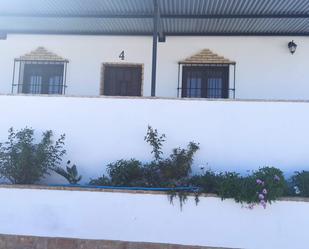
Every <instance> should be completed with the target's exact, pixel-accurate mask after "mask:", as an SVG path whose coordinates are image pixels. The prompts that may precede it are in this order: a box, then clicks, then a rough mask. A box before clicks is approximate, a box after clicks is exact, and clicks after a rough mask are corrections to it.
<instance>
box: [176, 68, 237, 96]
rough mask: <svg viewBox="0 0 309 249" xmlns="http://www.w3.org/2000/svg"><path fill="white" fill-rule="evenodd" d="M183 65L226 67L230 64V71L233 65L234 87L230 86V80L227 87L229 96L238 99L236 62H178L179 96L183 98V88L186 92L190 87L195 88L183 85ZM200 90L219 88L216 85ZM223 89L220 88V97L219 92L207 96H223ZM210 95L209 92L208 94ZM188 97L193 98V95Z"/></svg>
mask: <svg viewBox="0 0 309 249" xmlns="http://www.w3.org/2000/svg"><path fill="white" fill-rule="evenodd" d="M183 66H190V67H191V66H192V67H205V66H207V67H220V66H222V67H226V66H229V73H230V69H231V67H232V69H233V71H232V75H233V80H232V87H230V85H231V82H228V83H229V84H228V85H229V87H228V89H227V91H228V98H231V97H232V98H233V99H236V63H231V64H217V63H192V64H190V63H178V87H177V98H181V97H182V92H183V90H185V91H186V92H188V90H189V89H193V88H188V87H187V88H183V87H182V69H183ZM199 90H201V91H203V90H211V91H212V90H214V91H216V92H217V91H218V90H219V89H218V88H216V87H207V88H205V87H204V88H200V89H199ZM221 90H222V89H220V97H219V96H218V94H215V96H207V98H222V97H221ZM207 95H208V94H207ZM187 97H188V98H190V97H191V98H192V97H193V96H187Z"/></svg>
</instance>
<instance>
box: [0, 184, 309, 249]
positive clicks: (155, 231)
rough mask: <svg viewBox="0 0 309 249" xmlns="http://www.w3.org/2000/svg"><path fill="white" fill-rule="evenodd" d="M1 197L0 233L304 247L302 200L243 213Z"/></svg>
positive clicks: (158, 203)
mask: <svg viewBox="0 0 309 249" xmlns="http://www.w3.org/2000/svg"><path fill="white" fill-rule="evenodd" d="M0 199H1V200H3V201H2V202H1V205H0V223H1V225H0V233H1V234H10V235H32V236H47V237H70V238H81V239H105V240H122V241H136V242H139V241H142V242H161V243H173V244H184V245H202V246H203V245H204V246H218V247H219V246H223V247H232V248H246V249H277V248H280V249H291V248H295V249H308V244H309V237H308V226H309V216H308V211H309V202H293V201H280V202H277V203H274V204H273V205H271V206H268V207H267V208H266V209H265V210H264V209H263V208H261V207H257V208H255V209H254V210H248V209H246V208H241V205H240V204H236V203H234V202H233V201H231V200H227V201H223V202H222V201H221V200H220V199H219V198H213V197H208V198H204V197H201V200H200V203H199V205H198V206H195V203H194V200H193V198H190V199H189V200H188V202H187V203H186V204H185V206H184V207H183V210H182V211H181V210H180V208H179V206H178V203H177V202H175V205H174V206H173V205H170V203H169V202H168V199H167V196H165V195H151V194H128V193H106V192H79V191H57V190H56V191H51V190H29V189H4V188H0ZM4 200H5V201H4Z"/></svg>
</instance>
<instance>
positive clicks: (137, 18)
mask: <svg viewBox="0 0 309 249" xmlns="http://www.w3.org/2000/svg"><path fill="white" fill-rule="evenodd" d="M308 13H309V0H228V1H227V0H87V1H85V0H27V1H25V0H1V1H0V115H1V122H0V144H1V143H2V142H5V141H7V137H8V130H9V129H10V128H11V127H13V128H14V129H15V130H22V129H23V128H25V127H31V128H33V129H34V131H35V138H34V139H33V140H35V139H36V138H37V137H36V136H38V137H39V135H40V134H42V133H43V132H45V131H46V130H52V131H53V134H54V137H55V138H58V137H60V136H61V135H62V134H65V141H64V144H65V149H66V154H65V155H63V154H61V153H62V152H63V151H62V152H61V153H60V154H61V156H62V157H63V158H62V159H63V160H62V164H61V167H62V168H63V169H64V170H65V169H66V170H67V171H68V169H69V168H65V163H64V162H66V161H68V160H70V161H71V162H72V163H74V164H76V165H77V167H78V172H76V175H75V177H79V174H80V175H81V176H82V178H81V179H79V181H80V182H79V183H80V184H86V186H76V185H74V186H72V185H70V186H69V187H68V186H67V185H65V184H66V183H67V182H66V180H65V179H67V178H65V177H61V176H59V175H56V174H51V175H48V174H43V176H44V177H45V176H46V177H45V178H44V177H41V178H40V180H41V181H39V180H37V181H36V183H39V184H42V185H44V186H42V185H40V186H33V185H30V186H15V185H13V186H12V185H3V184H0V198H1V199H2V200H3V203H2V204H1V206H0V220H1V221H3V222H2V223H3V224H2V225H1V226H0V247H1V246H3V245H6V246H7V247H6V249H16V248H29V249H34V248H38V247H33V248H32V247H30V244H31V243H32V244H33V243H35V242H37V243H38V244H40V245H42V247H41V249H60V248H63V249H65V248H77V249H88V248H89V249H90V248H91V249H92V248H105V249H123V248H134V249H163V248H164V249H165V248H175V249H210V247H209V246H211V248H218V249H219V248H252V249H255V248H256V249H277V248H282V249H290V248H293V247H294V248H297V249H308V242H309V241H308V236H307V234H306V233H307V230H308V229H307V228H308V226H309V220H308V215H307V214H308V210H309V201H308V198H300V197H296V198H295V195H297V193H296V192H297V188H296V189H295V188H293V186H289V191H292V192H293V191H294V190H295V194H294V192H293V193H289V194H290V195H289V197H282V195H283V194H282V193H283V192H284V191H287V190H286V189H287V187H286V186H285V185H284V184H283V183H287V181H285V180H284V181H283V178H284V177H290V176H291V175H292V174H293V173H294V172H295V171H301V170H305V171H308V170H309V155H308V150H309V149H308V148H309V132H308V127H309V115H308V114H309V57H308V55H309V14H308ZM149 126H151V127H153V128H154V129H157V130H158V131H159V135H158V136H160V134H165V135H166V137H164V136H163V137H162V138H163V140H164V139H166V141H164V143H163V142H162V143H163V144H164V146H163V148H162V156H163V157H164V158H165V156H166V157H168V156H169V155H170V153H171V151H172V150H173V149H174V148H186V146H187V145H188V143H189V142H190V141H192V142H195V143H192V144H194V145H197V144H199V147H200V148H199V150H198V151H197V152H196V154H194V161H193V164H192V171H191V170H188V174H187V176H186V177H188V175H190V177H191V176H192V175H194V174H197V175H198V174H201V173H205V172H206V171H207V170H212V171H213V172H214V174H216V173H217V172H237V173H239V175H236V174H235V176H237V179H238V180H239V181H241V183H242V184H243V183H245V184H247V183H246V182H244V181H242V180H243V176H247V175H248V174H249V176H248V178H250V176H251V175H250V174H252V175H253V173H252V172H253V171H255V170H258V169H259V168H260V167H267V166H269V167H276V168H279V169H280V170H282V172H283V173H282V174H281V172H280V176H281V175H282V179H281V178H280V177H279V176H278V175H277V174H276V175H275V176H274V177H273V176H272V177H270V178H269V179H267V180H269V181H270V182H271V184H270V185H271V186H270V187H273V185H276V184H277V185H282V186H280V190H282V193H281V195H280V193H279V194H278V196H280V197H282V198H279V199H278V202H277V203H275V204H274V205H271V206H269V208H268V206H267V209H265V210H264V208H265V205H263V204H266V202H267V201H269V200H268V199H267V198H268V196H267V194H268V193H269V192H268V190H267V189H266V187H265V186H264V182H263V181H262V180H261V179H259V178H260V176H256V175H254V177H256V178H258V179H255V178H253V177H252V178H250V179H249V180H250V182H249V183H250V184H253V185H254V186H255V187H256V186H258V188H261V189H259V191H260V192H256V191H255V189H253V188H252V189H253V190H252V189H250V190H249V191H250V193H249V194H251V195H253V199H254V200H255V202H252V200H251V199H250V200H249V201H248V199H246V198H247V197H248V196H245V197H244V199H245V201H247V202H248V205H249V204H250V205H249V206H246V205H244V206H242V205H241V204H239V203H236V202H235V201H234V200H227V201H226V202H224V204H222V202H221V200H220V199H219V198H218V197H217V196H216V195H213V194H211V195H209V194H208V192H207V193H203V195H201V198H200V200H201V201H200V204H199V206H196V205H195V203H194V200H195V201H196V200H197V199H196V192H194V193H191V195H190V194H189V195H188V204H187V205H188V209H183V212H182V211H181V210H180V209H179V210H178V209H175V207H174V206H172V205H170V203H168V202H167V201H166V199H167V198H166V193H167V192H153V191H154V190H153V189H152V190H149V188H148V185H147V188H146V187H145V188H144V189H143V190H141V189H138V190H137V189H136V188H139V186H133V188H129V190H128V188H127V186H125V187H123V186H122V187H120V188H119V187H118V186H113V187H110V186H104V187H105V188H104V189H103V188H101V187H98V186H93V187H92V188H89V185H87V184H91V180H92V179H100V180H102V179H103V180H104V179H105V178H104V177H102V175H103V176H104V174H106V172H107V171H106V169H107V165H109V164H110V163H112V162H116V161H117V160H121V159H123V160H130V159H132V158H136V159H137V160H139V162H140V163H141V165H144V164H145V165H146V166H149V165H151V164H149V162H153V152H152V151H151V147H150V146H149V145H148V144H147V143H146V141H145V133H146V132H147V127H149ZM146 140H147V138H146ZM61 141H62V140H61ZM30 142H31V143H32V142H33V141H32V140H31V141H30ZM8 144H9V143H7V144H6V145H8ZM192 144H191V145H192ZM60 147H61V146H60ZM31 148H32V147H31ZM179 151H180V152H183V151H181V150H179ZM179 151H178V150H177V149H176V153H178V152H179ZM184 151H185V152H186V150H185V149H184ZM0 152H1V153H0V157H1V156H2V157H4V155H6V154H5V153H2V151H0ZM180 152H179V153H180ZM14 153H15V151H14ZM159 154H160V153H159ZM61 156H59V157H61ZM55 158H56V157H54V158H53V160H58V158H56V159H55ZM171 158H173V155H172V156H171ZM18 159H19V158H18ZM22 159H23V158H22ZM5 160H8V161H10V160H11V158H10V157H6V158H5ZM19 160H20V159H19ZM25 160H29V158H26V159H25ZM186 160H187V159H186ZM188 160H189V161H190V163H191V162H192V161H191V158H189V159H188ZM57 162H58V161H57ZM139 162H138V163H139ZM173 162H174V161H173ZM0 163H1V160H0ZM156 163H157V164H158V165H159V164H160V163H161V161H158V162H156ZM190 163H188V164H190ZM69 164H70V163H69ZM175 164H177V165H178V161H177V163H175ZM8 165H9V166H10V164H8ZM21 165H22V166H24V165H25V163H24V161H22V162H21ZM6 166H7V165H6ZM174 166H175V165H174ZM190 167H191V164H190ZM49 170H54V171H56V170H55V169H54V168H53V169H50V168H49ZM58 170H59V168H58ZM154 170H157V168H154ZM54 171H52V172H54ZM189 171H190V172H189ZM22 172H26V171H22ZM276 172H277V171H276ZM278 172H279V171H278ZM0 173H1V172H0ZM19 173H20V172H19ZM144 173H145V171H143V173H142V174H144ZM303 173H306V172H303ZM307 173H308V172H307ZM156 174H160V172H159V173H158V172H156ZM0 175H1V174H0ZM60 175H61V174H60ZM218 175H219V173H218ZM283 175H284V176H283ZM1 176H2V175H1ZM62 176H63V175H62ZM220 176H222V175H220ZM228 176H234V174H231V175H228ZM266 177H268V175H266ZM278 178H279V180H278ZM160 179H161V178H160ZM163 179H164V178H163ZM287 179H288V178H287ZM2 180H3V179H2V178H1V183H3V181H2ZM6 180H10V179H9V178H7V179H6ZM103 180H102V181H103ZM172 180H173V182H172V185H171V186H176V184H183V183H182V181H179V182H180V183H178V182H177V181H178V180H177V181H176V180H175V179H172ZM174 180H175V181H174ZM257 180H258V181H257ZM281 180H282V182H283V183H282V182H281ZM163 181H164V183H165V180H163ZM77 182H78V181H77ZM175 182H176V183H175ZM258 182H260V183H258ZM14 183H15V182H14ZM70 183H71V182H70ZM75 183H76V182H75ZM187 183H188V184H187V187H186V188H187V189H188V188H189V189H190V190H194V191H196V188H192V186H191V182H187ZM206 183H207V182H206ZM281 183H282V184H281ZM58 184H60V186H59V185H58ZM147 184H148V181H147ZM229 184H231V186H233V185H232V184H233V182H232V183H229ZM255 184H257V185H255ZM50 185H52V186H50ZM64 185H65V186H64ZM103 185H104V184H103ZM277 185H276V186H277ZM164 186H165V185H164ZM188 186H189V187H188ZM239 186H241V188H242V187H243V186H244V185H239ZM250 186H251V185H250ZM294 187H297V186H294ZM145 189H146V190H145ZM164 189H165V190H167V189H166V188H164ZM278 189H279V187H278ZM132 190H134V192H132ZM159 190H160V191H162V189H159ZM172 190H175V189H172ZM233 190H234V188H233ZM155 191H158V189H156V190H155ZM213 191H214V193H216V194H217V192H215V190H213ZM239 192H241V191H239ZM278 192H280V191H278ZM298 192H299V191H298ZM168 193H169V194H170V195H171V192H168ZM261 193H263V194H264V195H262V198H261ZM237 194H238V193H233V197H234V199H235V200H237V201H238V199H236V198H235V196H236V197H237ZM245 194H246V193H245ZM245 194H244V195H245ZM276 194H277V193H276ZM227 196H229V195H227ZM291 196H292V197H291ZM170 197H171V196H170ZM178 197H179V199H180V198H181V195H179V196H178ZM251 197H252V196H250V198H251ZM265 197H266V202H265ZM248 198H249V197H248ZM163 199H164V201H166V202H162V200H163ZM240 200H242V199H240ZM254 203H255V204H257V205H259V204H261V205H259V206H258V207H257V208H256V209H254V210H251V209H252V208H253V207H254V206H252V204H254ZM244 207H247V208H244ZM176 208H177V207H176ZM21 236H22V237H21ZM23 236H30V237H23ZM119 240H120V241H119ZM16 241H19V244H18V243H17V242H16ZM13 242H14V243H13ZM15 243H17V244H15ZM9 246H11V247H9ZM1 248H2V247H1ZM3 248H5V246H3Z"/></svg>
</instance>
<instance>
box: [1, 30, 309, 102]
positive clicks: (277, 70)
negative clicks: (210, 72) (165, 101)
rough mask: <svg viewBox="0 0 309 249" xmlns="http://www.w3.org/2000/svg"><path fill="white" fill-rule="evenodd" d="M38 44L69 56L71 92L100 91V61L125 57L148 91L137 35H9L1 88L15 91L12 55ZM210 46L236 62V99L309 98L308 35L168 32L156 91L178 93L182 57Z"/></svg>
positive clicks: (146, 49)
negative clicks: (139, 70) (139, 69)
mask: <svg viewBox="0 0 309 249" xmlns="http://www.w3.org/2000/svg"><path fill="white" fill-rule="evenodd" d="M292 39H294V40H295V42H296V43H297V44H298V47H297V51H296V53H295V54H294V55H293V56H292V55H291V54H290V52H289V50H288V47H287V45H288V43H289V42H290V41H291V40H292ZM39 46H43V47H45V48H46V49H48V50H49V51H52V52H54V53H56V54H58V55H59V56H62V57H64V58H66V59H68V60H69V61H70V63H69V64H68V75H67V76H68V77H67V83H68V88H67V93H68V94H70V95H72V94H73V95H93V96H98V95H99V94H100V76H101V72H100V70H101V65H102V63H108V62H117V63H123V62H124V63H141V64H144V87H143V91H144V92H143V96H150V92H151V91H150V90H151V59H152V38H151V37H136V36H134V37H129V36H74V35H72V36H69V35H58V36H57V35H8V38H7V40H0V55H1V56H0V93H4V94H6V93H10V92H11V81H12V71H13V61H14V58H18V57H20V56H21V55H24V54H26V53H29V52H30V51H32V50H34V49H36V48H37V47H39ZM206 48H208V49H211V50H212V51H213V52H215V53H218V54H219V55H221V56H224V57H226V58H228V59H230V60H233V61H236V63H237V70H236V79H237V80H236V97H237V98H241V99H290V100H294V99H303V100H304V99H306V100H309V84H308V83H309V74H308V66H309V61H308V53H309V38H308V37H295V38H294V37H167V41H166V43H159V45H158V68H157V96H159V97H176V96H177V83H178V62H179V61H181V60H183V59H185V58H187V57H190V56H192V55H194V54H196V53H198V52H200V51H201V50H202V49H206ZM123 50H124V51H125V54H126V59H125V61H121V60H120V59H119V57H118V56H119V54H120V53H121V51H123ZM231 78H232V77H231Z"/></svg>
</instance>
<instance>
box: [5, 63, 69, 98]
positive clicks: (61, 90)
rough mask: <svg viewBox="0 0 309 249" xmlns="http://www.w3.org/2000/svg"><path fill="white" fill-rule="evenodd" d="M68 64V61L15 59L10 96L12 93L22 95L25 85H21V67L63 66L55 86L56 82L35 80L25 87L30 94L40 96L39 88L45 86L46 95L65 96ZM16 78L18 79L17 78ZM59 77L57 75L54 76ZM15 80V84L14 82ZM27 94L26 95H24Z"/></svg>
mask: <svg viewBox="0 0 309 249" xmlns="http://www.w3.org/2000/svg"><path fill="white" fill-rule="evenodd" d="M68 63H69V61H68V60H63V61H52V60H50V61H49V60H21V59H15V60H14V66H13V77H12V87H11V94H14V93H23V88H24V87H25V84H24V83H23V80H22V79H23V77H24V75H23V74H24V72H23V71H22V65H27V64H30V65H41V64H42V65H63V74H62V75H61V77H59V79H58V82H61V83H59V84H57V83H56V82H40V83H39V82H38V81H37V79H35V80H34V81H30V83H28V84H27V85H28V86H27V87H28V88H30V89H31V90H30V92H29V93H30V94H41V90H40V89H41V88H42V86H43V85H47V88H48V92H47V94H59V95H61V94H62V95H64V94H66V89H67V87H68V86H67V64H68ZM17 76H18V77H17ZM55 76H59V75H55ZM16 79H17V82H16ZM26 94H27V93H26Z"/></svg>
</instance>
